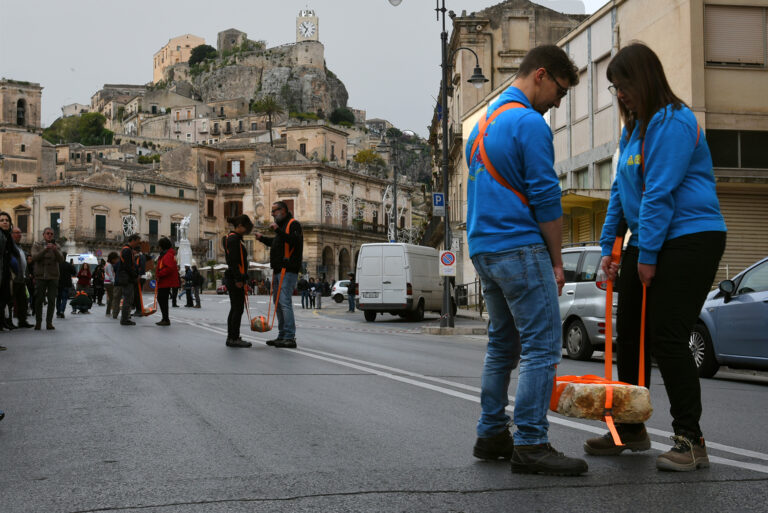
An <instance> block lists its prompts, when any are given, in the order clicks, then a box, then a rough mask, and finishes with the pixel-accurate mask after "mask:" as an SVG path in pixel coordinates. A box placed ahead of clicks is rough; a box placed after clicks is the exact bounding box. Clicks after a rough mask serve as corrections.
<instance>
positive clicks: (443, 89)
mask: <svg viewBox="0 0 768 513" xmlns="http://www.w3.org/2000/svg"><path fill="white" fill-rule="evenodd" d="M389 3H390V4H392V5H393V6H395V7H397V6H398V5H400V3H402V0H389ZM435 12H436V13H437V16H438V19H439V18H440V15H442V21H443V31H442V32H441V33H440V40H441V45H440V46H441V57H442V58H441V63H440V67H441V68H442V72H443V78H442V81H441V83H440V107H441V108H442V113H441V115H442V130H443V137H442V140H443V148H442V154H443V155H442V163H441V168H442V174H443V198H444V201H445V217H444V218H443V220H444V221H443V222H444V226H445V234H444V235H445V237H444V240H443V245H444V246H445V249H446V250H449V249H450V248H451V230H450V210H449V208H448V81H449V79H450V77H449V73H448V66H449V64H450V63H451V62H452V61H453V56H454V55H456V52H458V51H459V50H469V51H470V52H472V53H473V54H474V55H475V69H474V72H473V73H472V76H471V77H470V78H469V80H468V82H469V83H471V84H472V85H473V86H474V87H476V88H478V89H479V88H480V87H482V86H483V84H484V83H485V82H488V79H487V78H485V76H483V70H482V69H480V60H479V58H478V57H477V53H475V51H474V50H472V49H471V48H467V47H464V46H462V47H459V48H457V49H456V50H454V51H453V52H452V53H451V54H450V56H449V55H448V32H447V31H446V29H445V12H446V8H445V0H435ZM440 327H441V328H445V327H450V328H452V327H453V311H452V309H451V290H450V279H449V278H448V276H444V277H443V312H442V315H441V316H440Z"/></svg>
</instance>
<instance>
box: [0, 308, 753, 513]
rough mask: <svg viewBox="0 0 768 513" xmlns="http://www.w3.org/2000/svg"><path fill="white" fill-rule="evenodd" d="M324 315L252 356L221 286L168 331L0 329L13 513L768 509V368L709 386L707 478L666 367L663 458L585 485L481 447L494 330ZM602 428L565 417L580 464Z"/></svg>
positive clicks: (598, 368)
mask: <svg viewBox="0 0 768 513" xmlns="http://www.w3.org/2000/svg"><path fill="white" fill-rule="evenodd" d="M259 302H260V303H259ZM323 305H324V307H325V308H324V309H323V310H322V311H310V310H302V309H301V308H300V306H298V300H297V307H296V314H297V325H298V343H299V348H298V349H296V350H291V349H275V348H271V347H267V346H266V345H264V344H263V341H264V340H266V339H267V338H271V337H270V335H273V334H274V333H275V332H274V331H273V332H271V333H266V334H260V333H253V332H250V331H246V330H245V328H244V330H243V335H244V337H245V338H246V339H248V340H251V341H252V342H254V347H253V348H251V349H230V348H227V347H225V346H224V339H225V336H226V327H225V319H226V314H227V310H228V303H227V300H226V297H225V296H210V295H206V296H204V297H203V308H202V309H199V310H198V309H188V308H177V309H173V310H172V313H171V318H172V326H170V327H168V328H160V327H157V326H155V325H154V323H155V322H156V321H157V320H159V318H158V315H157V314H156V315H154V316H151V317H148V318H141V319H137V322H138V326H136V327H123V326H119V325H118V324H117V322H116V321H113V320H112V319H111V318H107V317H105V316H104V314H103V307H98V306H97V307H95V309H94V310H93V313H91V314H89V315H77V316H70V315H68V316H67V319H65V320H59V319H56V323H55V324H56V331H54V332H49V331H45V330H43V331H31V330H23V331H22V330H19V331H15V332H13V333H10V334H9V333H1V334H0V344H2V345H5V346H7V347H8V351H5V352H2V353H0V408H2V409H4V410H5V411H6V418H5V420H3V421H2V422H0V512H2V513H16V512H35V513H38V512H40V513H48V512H67V513H75V512H96V511H105V512H117V511H120V512H157V513H176V512H192V513H198V512H200V513H203V512H206V513H208V512H230V511H231V512H246V511H248V512H253V511H270V512H272V511H286V512H297V511H299V512H301V511H332V512H337V511H338V512H341V511H353V512H360V511H414V512H421V511H451V512H453V511H456V512H458V511H467V512H469V511H472V512H474V511H508V510H519V511H526V512H535V511H574V512H577V511H642V512H647V511H654V510H655V511H665V512H666V511H766V510H768V506H766V503H768V486H766V485H768V437H766V429H765V426H766V424H768V409H766V407H765V406H766V395H765V394H766V392H768V378H766V375H765V374H758V375H750V374H744V373H734V372H727V370H726V371H721V372H720V373H718V375H717V376H716V377H715V379H710V380H703V381H702V388H703V396H704V400H705V405H704V417H703V419H702V425H703V429H704V433H705V436H706V437H707V441H708V445H709V452H710V459H711V460H712V467H711V468H710V469H708V470H701V471H698V472H693V473H681V474H678V473H663V472H658V471H657V470H656V469H655V465H654V463H655V457H656V455H657V454H659V452H660V451H665V450H667V449H668V448H669V446H670V442H669V440H668V436H669V435H670V434H671V433H670V432H669V431H670V418H669V414H668V402H667V400H666V395H665V393H664V390H663V386H662V385H661V383H660V378H659V375H658V372H657V370H656V369H654V370H653V377H652V385H651V391H652V396H653V401H654V408H655V413H654V416H653V418H652V419H651V421H650V422H649V423H648V425H649V428H650V433H651V435H652V439H653V441H654V443H653V449H652V450H651V451H648V452H647V453H642V454H632V455H624V456H621V457H610V458H598V457H591V456H585V458H586V459H587V461H588V463H589V467H590V470H589V473H588V474H587V475H585V476H582V477H571V478H565V477H544V476H529V475H517V474H512V473H511V472H510V471H509V465H508V463H504V462H497V463H488V462H481V461H478V460H475V459H474V458H473V457H472V453H471V451H472V445H473V444H474V440H475V422H476V419H477V416H478V413H479V404H478V402H479V399H478V396H479V389H478V386H479V381H480V379H479V377H480V371H481V365H482V360H483V356H484V346H485V339H484V337H481V336H456V337H439V336H430V335H422V334H420V332H419V326H420V325H428V324H436V323H437V322H438V321H437V317H436V316H431V317H428V318H427V319H426V320H425V321H424V322H423V323H421V324H413V323H406V322H401V321H400V320H399V319H398V318H395V317H391V316H384V317H383V318H381V317H379V318H378V319H377V321H376V322H375V323H366V322H365V320H364V319H363V316H362V313H359V312H358V313H355V314H347V313H345V312H344V310H345V309H346V306H345V305H335V304H333V303H330V302H329V301H324V303H323ZM252 306H253V304H252ZM256 306H257V308H258V311H259V312H260V313H264V310H265V305H264V298H263V297H261V298H258V299H257V304H256ZM252 313H253V312H252ZM473 323H475V324H478V325H481V321H470V320H458V324H459V325H471V324H473ZM244 325H245V323H244ZM560 368H561V372H563V373H567V374H600V373H602V362H601V361H600V360H599V359H595V360H593V361H592V362H573V361H570V360H567V359H565V360H563V362H562V364H561V367H560ZM514 378H516V376H513V381H512V384H511V388H512V390H514V388H515V386H516V380H515V379H514ZM603 431H604V427H603V425H602V424H601V423H599V422H589V421H581V420H577V419H567V418H564V417H560V416H558V415H554V414H553V415H551V429H550V437H551V441H552V443H553V445H554V446H555V447H556V448H558V449H559V450H562V451H564V452H565V453H567V454H569V455H580V456H582V455H583V451H582V443H583V441H584V439H585V438H588V437H590V436H593V435H592V434H593V433H602V432H603Z"/></svg>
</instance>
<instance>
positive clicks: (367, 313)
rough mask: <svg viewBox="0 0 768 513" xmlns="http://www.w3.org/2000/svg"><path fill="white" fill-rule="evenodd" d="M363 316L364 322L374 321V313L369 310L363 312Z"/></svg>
mask: <svg viewBox="0 0 768 513" xmlns="http://www.w3.org/2000/svg"><path fill="white" fill-rule="evenodd" d="M363 315H364V316H365V320H366V321H368V322H373V321H375V320H376V312H372V311H370V310H363Z"/></svg>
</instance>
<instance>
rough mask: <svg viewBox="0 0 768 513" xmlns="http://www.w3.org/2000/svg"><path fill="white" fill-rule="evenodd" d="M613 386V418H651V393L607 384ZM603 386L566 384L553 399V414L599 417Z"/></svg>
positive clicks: (628, 421)
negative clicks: (555, 402)
mask: <svg viewBox="0 0 768 513" xmlns="http://www.w3.org/2000/svg"><path fill="white" fill-rule="evenodd" d="M609 386H611V387H613V420H614V421H615V422H619V423H623V424H638V423H640V422H645V421H647V420H648V419H650V418H651V414H653V407H652V406H651V394H650V393H649V391H648V389H647V388H645V387H639V386H635V385H609ZM604 410H605V385H596V384H586V383H569V384H568V385H566V387H565V389H564V390H563V392H562V394H561V395H560V399H559V400H558V402H557V410H556V411H557V413H559V414H561V415H565V416H567V417H576V418H579V419H591V420H603V416H604Z"/></svg>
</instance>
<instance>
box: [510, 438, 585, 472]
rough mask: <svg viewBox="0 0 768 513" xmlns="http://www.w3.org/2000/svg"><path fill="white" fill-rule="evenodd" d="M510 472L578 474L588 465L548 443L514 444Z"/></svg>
mask: <svg viewBox="0 0 768 513" xmlns="http://www.w3.org/2000/svg"><path fill="white" fill-rule="evenodd" d="M511 465H512V472H514V473H517V474H544V475H548V476H578V475H581V474H583V473H585V472H586V471H587V470H588V469H589V467H588V466H587V462H586V461H584V460H582V459H579V458H569V457H567V456H565V455H564V454H563V453H561V452H557V451H556V450H555V448H554V447H552V446H551V445H549V444H537V445H516V446H515V449H514V451H513V452H512V458H511Z"/></svg>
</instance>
